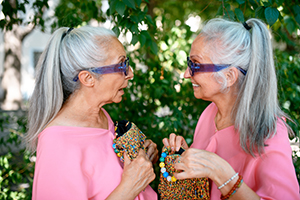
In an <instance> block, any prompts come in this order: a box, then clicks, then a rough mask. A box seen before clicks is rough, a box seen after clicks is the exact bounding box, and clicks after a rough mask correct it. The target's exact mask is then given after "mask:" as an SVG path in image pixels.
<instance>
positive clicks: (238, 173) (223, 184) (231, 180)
mask: <svg viewBox="0 0 300 200" xmlns="http://www.w3.org/2000/svg"><path fill="white" fill-rule="evenodd" d="M238 175H239V173H236V174H235V175H233V176H232V177H231V178H230V179H229V180H228V181H226V182H225V183H223V185H221V186H220V187H218V189H219V190H220V189H221V188H222V187H224V186H225V185H227V184H228V183H229V182H230V181H232V180H233V179H234V178H235V177H237V176H238Z"/></svg>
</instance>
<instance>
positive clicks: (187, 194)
mask: <svg viewBox="0 0 300 200" xmlns="http://www.w3.org/2000/svg"><path fill="white" fill-rule="evenodd" d="M183 152H184V149H183V148H181V150H179V151H178V152H175V153H174V154H171V149H170V147H164V148H163V153H162V155H161V158H160V164H159V166H160V168H161V174H160V180H159V185H158V193H159V194H160V198H161V199H162V200H167V199H178V200H179V199H180V200H181V199H203V200H204V199H205V200H206V199H209V198H210V195H209V182H208V178H193V179H182V180H176V178H175V177H174V176H173V174H174V173H175V172H177V170H176V169H175V168H174V163H175V160H176V158H178V157H179V156H180V155H181V153H183Z"/></svg>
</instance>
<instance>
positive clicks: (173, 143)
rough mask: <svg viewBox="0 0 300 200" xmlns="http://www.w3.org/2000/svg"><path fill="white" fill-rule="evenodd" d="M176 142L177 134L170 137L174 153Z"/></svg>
mask: <svg viewBox="0 0 300 200" xmlns="http://www.w3.org/2000/svg"><path fill="white" fill-rule="evenodd" d="M175 140H176V134H175V133H171V134H170V136H169V143H170V147H171V150H172V152H174V150H175Z"/></svg>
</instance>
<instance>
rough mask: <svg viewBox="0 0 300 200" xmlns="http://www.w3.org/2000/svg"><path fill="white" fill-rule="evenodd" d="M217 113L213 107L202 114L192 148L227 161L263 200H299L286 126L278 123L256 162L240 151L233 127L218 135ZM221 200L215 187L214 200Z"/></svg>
mask: <svg viewBox="0 0 300 200" xmlns="http://www.w3.org/2000/svg"><path fill="white" fill-rule="evenodd" d="M217 111H218V108H217V106H216V105H215V104H214V103H211V104H210V105H209V106H208V107H207V108H206V109H205V110H204V112H203V113H202V114H201V117H200V119H199V121H198V124H197V127H196V130H195V135H194V142H193V144H192V145H191V147H192V148H197V149H204V150H207V151H210V152H213V153H215V154H217V155H219V156H220V157H221V158H223V159H225V160H226V161H227V162H228V163H229V164H230V165H231V166H232V167H233V169H234V170H235V171H236V172H238V173H239V174H241V175H242V176H243V179H244V182H245V183H246V184H247V185H248V186H249V187H250V188H251V189H252V190H254V191H255V192H256V193H257V194H258V195H259V196H260V197H261V199H280V200H282V199H289V200H292V199H293V200H295V199H300V197H299V184H298V181H297V178H296V174H295V168H294V165H293V162H292V156H291V155H292V150H291V147H290V143H289V139H288V133H287V128H286V127H285V126H284V124H283V122H282V121H281V120H278V122H277V133H276V135H275V136H274V137H273V138H271V139H268V140H267V141H266V145H267V146H266V147H265V153H264V154H263V155H262V157H259V156H258V157H255V158H253V157H252V156H251V155H249V154H246V153H245V152H244V151H243V149H242V148H241V147H240V145H239V134H238V133H236V132H235V130H234V126H230V127H227V128H225V129H223V130H220V131H216V125H215V121H214V119H215V116H216V114H217ZM220 196H221V192H220V191H219V190H218V188H217V186H216V185H215V184H214V183H212V188H211V200H216V199H220Z"/></svg>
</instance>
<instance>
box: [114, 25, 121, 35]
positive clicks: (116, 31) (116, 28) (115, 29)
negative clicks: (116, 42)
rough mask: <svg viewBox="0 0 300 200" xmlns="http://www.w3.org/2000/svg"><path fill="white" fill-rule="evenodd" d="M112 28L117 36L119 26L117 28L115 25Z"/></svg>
mask: <svg viewBox="0 0 300 200" xmlns="http://www.w3.org/2000/svg"><path fill="white" fill-rule="evenodd" d="M112 30H113V32H114V33H115V34H116V35H117V36H119V35H120V30H119V28H118V27H117V26H115V27H114V28H113V29H112Z"/></svg>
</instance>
